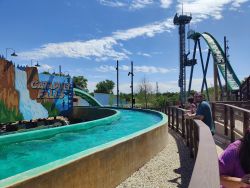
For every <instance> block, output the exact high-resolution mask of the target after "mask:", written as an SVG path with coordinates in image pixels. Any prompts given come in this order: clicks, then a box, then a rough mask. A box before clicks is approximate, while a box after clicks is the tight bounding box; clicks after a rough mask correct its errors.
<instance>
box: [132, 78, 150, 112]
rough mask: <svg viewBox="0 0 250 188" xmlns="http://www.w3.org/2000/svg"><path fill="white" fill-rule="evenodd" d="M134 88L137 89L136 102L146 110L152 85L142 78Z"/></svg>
mask: <svg viewBox="0 0 250 188" xmlns="http://www.w3.org/2000/svg"><path fill="white" fill-rule="evenodd" d="M136 87H137V88H136V89H137V96H136V100H137V101H138V103H140V104H141V105H142V106H144V107H146V108H147V106H148V103H149V101H150V97H151V96H152V85H151V84H150V82H148V80H147V79H146V77H145V76H144V78H142V79H141V82H139V83H138V84H137V86H136Z"/></svg>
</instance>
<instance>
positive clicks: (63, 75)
mask: <svg viewBox="0 0 250 188" xmlns="http://www.w3.org/2000/svg"><path fill="white" fill-rule="evenodd" d="M41 74H47V75H53V74H51V73H50V72H48V71H43V72H41ZM54 76H62V77H67V78H68V77H69V78H71V76H68V75H66V74H63V73H61V75H60V74H59V73H56V74H54Z"/></svg>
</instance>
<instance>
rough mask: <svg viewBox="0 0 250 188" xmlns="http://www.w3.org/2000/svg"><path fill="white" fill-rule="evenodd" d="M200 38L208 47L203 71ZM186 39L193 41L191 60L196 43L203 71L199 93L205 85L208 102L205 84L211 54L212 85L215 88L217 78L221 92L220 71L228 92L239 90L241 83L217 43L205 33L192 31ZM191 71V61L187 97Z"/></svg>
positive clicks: (190, 82)
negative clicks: (212, 62)
mask: <svg viewBox="0 0 250 188" xmlns="http://www.w3.org/2000/svg"><path fill="white" fill-rule="evenodd" d="M200 37H202V38H203V39H204V40H205V41H206V43H207V45H208V46H209V49H208V56H207V62H206V67H205V69H204V64H203V58H202V53H201V47H200ZM187 38H188V39H193V41H194V43H195V44H194V51H193V59H194V58H195V54H196V46H197V43H198V46H199V52H200V58H201V65H202V69H203V70H202V71H203V82H202V86H201V92H203V88H204V85H205V87H206V91H207V96H208V100H209V94H208V88H207V83H206V74H207V69H208V63H209V57H210V54H211V52H212V56H213V58H214V83H215V84H214V85H215V86H217V78H218V82H219V85H220V89H221V91H222V84H221V80H220V75H219V71H220V72H221V75H222V76H223V78H224V79H225V80H226V82H227V85H228V86H229V88H230V90H239V88H240V86H241V82H240V80H239V78H238V77H237V75H236V74H235V72H234V70H233V68H232V66H231V64H230V62H229V60H228V58H227V57H226V55H225V53H224V51H223V50H222V48H221V46H220V45H219V43H218V42H217V40H216V39H215V38H214V37H213V36H212V35H211V34H210V33H207V32H204V33H198V32H195V31H194V30H190V31H189V32H188V37H187ZM193 70H194V61H192V65H191V73H190V79H189V88H188V97H189V95H190V89H191V84H192V77H193ZM215 90H216V88H215ZM215 97H218V96H215Z"/></svg>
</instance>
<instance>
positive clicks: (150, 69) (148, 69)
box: [134, 65, 171, 73]
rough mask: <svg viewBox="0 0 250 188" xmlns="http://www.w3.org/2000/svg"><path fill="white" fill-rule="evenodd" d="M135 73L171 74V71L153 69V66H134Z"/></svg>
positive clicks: (159, 68)
mask: <svg viewBox="0 0 250 188" xmlns="http://www.w3.org/2000/svg"><path fill="white" fill-rule="evenodd" d="M134 71H135V72H144V73H167V72H171V70H168V69H165V68H161V67H158V68H157V67H154V66H146V65H143V66H134Z"/></svg>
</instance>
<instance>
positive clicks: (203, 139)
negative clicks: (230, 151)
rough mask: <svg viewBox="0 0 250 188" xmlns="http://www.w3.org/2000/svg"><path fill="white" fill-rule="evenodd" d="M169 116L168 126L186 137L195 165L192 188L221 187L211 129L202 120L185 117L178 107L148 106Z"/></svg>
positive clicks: (191, 181)
mask: <svg viewBox="0 0 250 188" xmlns="http://www.w3.org/2000/svg"><path fill="white" fill-rule="evenodd" d="M147 109H151V110H156V111H160V112H162V113H165V114H166V115H167V116H168V126H169V127H170V128H172V129H173V130H175V131H176V132H179V133H180V134H181V135H182V137H183V138H186V145H187V146H189V151H190V157H193V158H194V159H195V166H194V170H193V174H192V177H191V180H190V184H189V187H190V188H193V187H194V188H196V187H197V188H198V187H218V188H219V187H220V179H219V166H218V157H217V151H216V147H215V143H214V140H213V137H212V134H211V131H210V129H209V127H208V126H207V125H205V124H204V123H203V122H202V121H201V120H192V119H185V118H184V113H185V111H184V110H183V109H181V108H176V107H159V108H147Z"/></svg>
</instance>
